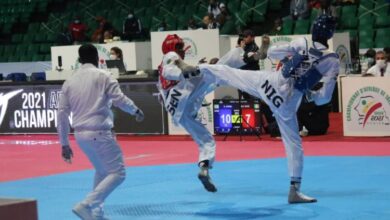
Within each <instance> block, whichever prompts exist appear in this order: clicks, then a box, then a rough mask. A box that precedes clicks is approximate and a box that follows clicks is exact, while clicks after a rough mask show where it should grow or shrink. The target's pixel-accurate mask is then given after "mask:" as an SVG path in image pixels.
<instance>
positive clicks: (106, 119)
mask: <svg viewBox="0 0 390 220" xmlns="http://www.w3.org/2000/svg"><path fill="white" fill-rule="evenodd" d="M110 75H111V74H110V73H109V72H107V71H104V70H101V69H98V68H96V67H95V66H94V65H92V64H83V65H82V66H81V68H80V69H79V70H77V71H76V72H75V73H74V74H73V75H72V76H71V77H70V78H69V79H67V80H66V81H65V82H64V84H63V86H62V93H61V96H60V101H59V106H58V113H57V123H58V124H57V131H58V134H59V137H60V142H61V145H62V146H64V145H69V139H68V135H69V130H70V127H69V116H70V113H71V112H72V127H73V128H74V129H75V131H99V130H110V129H112V127H113V126H114V123H113V114H112V111H111V105H112V104H113V105H114V106H116V107H118V108H120V109H122V110H123V111H125V112H128V113H130V114H132V115H134V114H135V112H136V111H137V110H138V107H137V106H136V105H135V104H134V102H133V101H132V100H131V99H129V98H128V97H126V96H125V95H124V94H123V92H122V90H121V89H120V87H119V83H118V81H117V80H116V79H114V78H112V77H111V76H110Z"/></svg>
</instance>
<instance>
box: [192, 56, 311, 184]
mask: <svg viewBox="0 0 390 220" xmlns="http://www.w3.org/2000/svg"><path fill="white" fill-rule="evenodd" d="M199 69H200V71H201V73H202V74H203V75H205V76H203V77H205V79H206V80H207V81H208V82H209V83H217V84H219V85H227V86H232V87H235V88H237V89H239V90H242V91H245V92H247V93H249V94H251V95H253V96H255V97H258V98H259V99H262V100H263V101H265V102H266V103H267V104H268V105H269V106H270V108H271V109H272V111H273V113H274V116H275V118H276V121H277V123H278V125H279V129H280V133H281V136H282V140H283V144H284V146H285V151H286V155H287V164H288V171H289V175H290V177H292V178H301V176H302V170H303V149H302V141H301V137H300V136H299V128H298V121H297V117H296V111H297V107H298V106H299V103H300V102H301V99H302V93H301V92H299V91H298V90H293V89H292V90H290V91H291V92H292V93H290V95H289V97H288V98H286V97H285V102H284V103H283V104H281V106H280V108H278V109H276V108H275V107H274V106H272V103H271V102H270V100H269V98H268V97H267V96H268V95H267V94H265V93H264V91H263V90H262V88H261V85H262V84H263V83H264V82H265V81H266V80H267V81H269V83H270V85H272V87H273V88H275V89H276V91H277V92H278V93H280V94H282V93H283V91H282V90H281V87H282V86H281V85H282V84H283V83H284V82H285V81H283V80H284V78H283V77H282V76H281V74H280V73H279V72H267V71H249V70H240V69H235V68H231V67H228V66H226V65H208V64H202V65H199ZM284 92H286V91H284ZM280 111H281V112H283V113H286V112H287V113H288V115H289V117H287V118H284V117H282V116H281V114H280Z"/></svg>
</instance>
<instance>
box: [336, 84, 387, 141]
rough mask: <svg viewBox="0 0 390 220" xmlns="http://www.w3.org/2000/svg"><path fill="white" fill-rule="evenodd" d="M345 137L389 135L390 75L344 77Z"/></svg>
mask: <svg viewBox="0 0 390 220" xmlns="http://www.w3.org/2000/svg"><path fill="white" fill-rule="evenodd" d="M341 84H342V99H343V122H344V123H343V125H344V135H345V136H390V87H389V85H390V78H386V77H370V78H367V77H343V78H341Z"/></svg>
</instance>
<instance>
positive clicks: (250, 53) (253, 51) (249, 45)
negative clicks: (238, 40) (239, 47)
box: [240, 29, 260, 100]
mask: <svg viewBox="0 0 390 220" xmlns="http://www.w3.org/2000/svg"><path fill="white" fill-rule="evenodd" d="M242 38H243V41H244V42H245V46H244V54H243V61H244V62H245V65H244V66H242V67H241V69H243V70H260V65H259V60H260V51H259V47H258V46H257V44H256V42H255V33H254V32H253V31H252V30H250V29H248V30H245V31H244V32H243V33H242ZM240 93H241V94H242V97H243V98H244V99H246V100H248V99H252V97H251V95H249V94H248V93H246V92H240Z"/></svg>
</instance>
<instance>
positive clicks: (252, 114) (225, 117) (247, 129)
mask: <svg viewBox="0 0 390 220" xmlns="http://www.w3.org/2000/svg"><path fill="white" fill-rule="evenodd" d="M213 111H214V132H215V134H240V131H241V132H242V134H254V133H259V132H260V130H261V118H260V101H259V100H238V99H230V100H219V99H215V100H214V101H213ZM240 111H241V115H240Z"/></svg>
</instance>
